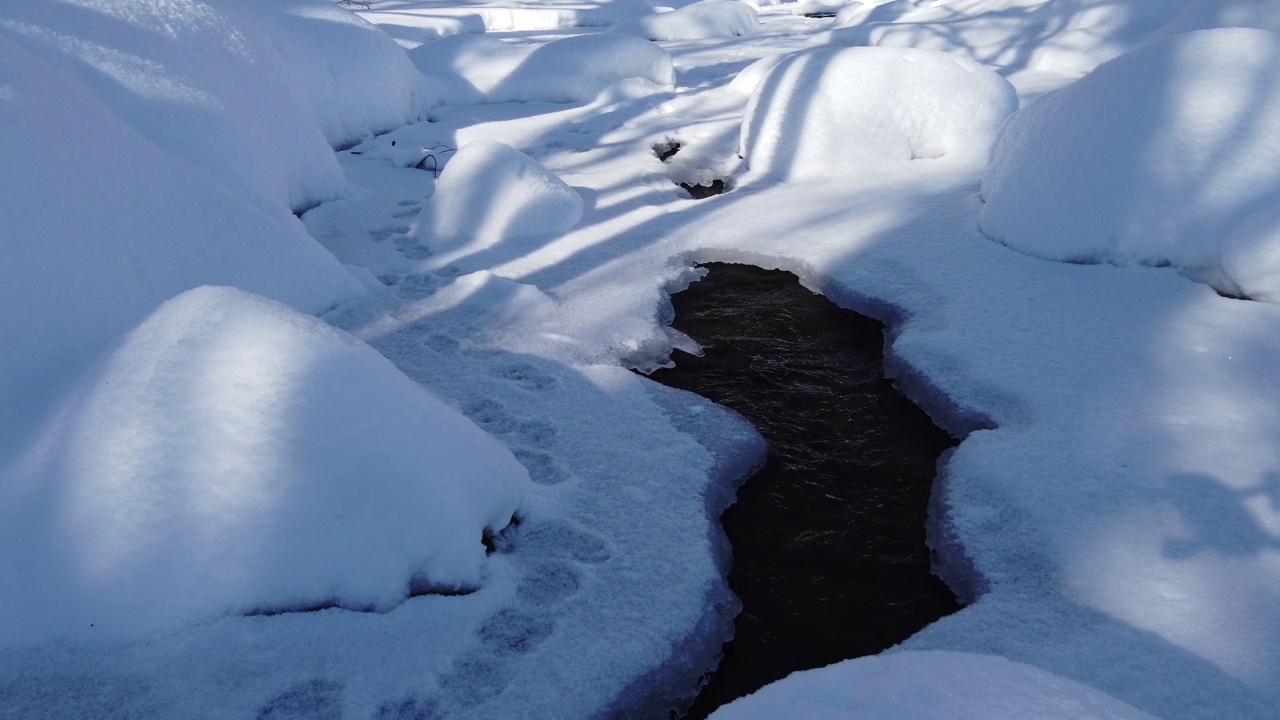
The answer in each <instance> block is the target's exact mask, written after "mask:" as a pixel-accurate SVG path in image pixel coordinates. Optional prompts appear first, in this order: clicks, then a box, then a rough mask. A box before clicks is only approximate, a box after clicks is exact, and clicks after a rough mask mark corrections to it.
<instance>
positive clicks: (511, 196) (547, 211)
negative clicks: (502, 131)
mask: <svg viewBox="0 0 1280 720" xmlns="http://www.w3.org/2000/svg"><path fill="white" fill-rule="evenodd" d="M430 203H431V205H430V213H431V218H432V226H431V227H432V231H433V232H432V234H431V236H430V237H429V238H425V240H426V243H427V245H428V246H429V247H430V248H431V249H433V250H435V251H437V252H446V251H448V252H452V253H471V252H476V251H479V250H483V249H485V248H488V247H491V246H493V245H495V244H498V243H501V242H504V241H508V240H519V239H523V238H534V237H546V238H550V237H553V236H556V235H560V234H562V233H564V232H566V231H568V230H569V229H571V228H572V227H573V226H574V225H577V224H578V221H579V220H581V219H582V197H581V196H580V195H578V193H577V191H575V190H574V189H573V188H571V187H569V186H568V185H566V184H565V183H564V181H563V180H561V179H560V178H558V177H556V175H555V174H554V173H552V172H551V171H549V170H547V169H546V168H545V167H543V166H542V165H540V164H539V163H538V161H537V160H534V159H533V158H531V157H529V156H528V155H525V154H524V153H522V152H520V151H519V150H516V149H515V148H513V147H511V146H510V145H506V144H504V143H501V142H498V141H497V140H474V141H472V142H470V143H467V144H466V145H463V146H462V149H461V150H459V151H458V152H457V153H456V154H454V156H453V158H452V159H450V160H449V162H448V164H447V165H445V168H444V171H443V172H441V173H440V180H439V182H438V183H437V184H436V191H435V194H434V195H432V196H431V200H430Z"/></svg>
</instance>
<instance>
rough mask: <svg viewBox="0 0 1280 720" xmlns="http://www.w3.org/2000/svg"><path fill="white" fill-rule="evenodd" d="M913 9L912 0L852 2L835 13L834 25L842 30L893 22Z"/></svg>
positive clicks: (856, 0) (914, 6) (914, 5)
mask: <svg viewBox="0 0 1280 720" xmlns="http://www.w3.org/2000/svg"><path fill="white" fill-rule="evenodd" d="M915 9H916V3H915V2H914V1H913V0H866V1H865V2H858V0H854V2H851V3H849V4H848V5H845V6H844V7H842V8H840V10H839V11H838V12H836V17H835V21H834V25H835V26H836V27H841V28H844V27H856V26H858V25H870V24H871V23H884V22H893V21H894V20H897V19H898V18H900V17H902V16H903V15H905V14H907V13H908V12H910V11H912V10H915Z"/></svg>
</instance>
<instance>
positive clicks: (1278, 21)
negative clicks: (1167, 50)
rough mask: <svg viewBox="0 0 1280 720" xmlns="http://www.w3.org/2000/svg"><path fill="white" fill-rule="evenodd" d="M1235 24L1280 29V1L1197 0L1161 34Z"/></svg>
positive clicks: (1170, 22)
mask: <svg viewBox="0 0 1280 720" xmlns="http://www.w3.org/2000/svg"><path fill="white" fill-rule="evenodd" d="M1233 27H1244V28H1259V29H1261V30H1270V31H1272V32H1280V5H1276V4H1275V3H1273V2H1268V1H1267V0H1194V2H1191V3H1189V4H1188V5H1187V6H1186V8H1185V9H1183V11H1182V12H1180V13H1178V14H1177V16H1175V17H1174V18H1173V19H1172V20H1170V21H1169V23H1168V24H1167V25H1165V26H1164V27H1163V28H1161V29H1160V32H1159V33H1157V34H1158V35H1176V34H1178V33H1185V32H1191V31H1193V30H1209V29H1212V28H1233Z"/></svg>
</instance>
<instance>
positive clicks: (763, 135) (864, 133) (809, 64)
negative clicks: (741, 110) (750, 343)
mask: <svg viewBox="0 0 1280 720" xmlns="http://www.w3.org/2000/svg"><path fill="white" fill-rule="evenodd" d="M1017 107H1018V98H1017V94H1016V93H1015V91H1014V89H1013V86H1012V85H1010V84H1009V83H1008V81H1006V80H1004V79H1003V78H1001V77H1000V76H999V75H996V74H995V73H993V72H991V71H990V70H987V69H986V68H984V67H982V66H980V65H977V64H976V63H973V62H970V61H968V60H965V59H963V58H957V57H953V56H950V55H946V54H944V53H939V52H932V51H927V50H912V49H884V48H841V49H834V50H833V49H825V48H824V49H820V50H813V51H809V52H804V53H796V54H794V55H790V56H788V57H786V58H785V59H783V60H782V61H780V62H778V63H777V64H776V65H775V66H773V67H772V68H771V69H770V70H769V71H768V74H767V75H766V76H765V78H764V80H763V81H761V82H760V83H759V85H758V87H756V89H755V92H754V94H753V95H752V97H751V101H750V103H749V104H748V105H747V109H746V115H745V118H744V120H743V123H742V134H741V151H740V154H741V155H742V156H743V157H744V158H745V159H746V164H747V167H748V168H749V169H750V172H751V174H752V175H756V176H765V177H770V178H773V179H778V180H797V179H805V178H816V177H826V176H834V175H852V174H858V173H865V172H868V171H871V170H873V169H879V168H883V167H886V166H892V165H905V164H907V163H910V162H912V161H917V160H919V161H928V162H936V163H942V164H946V165H948V166H954V167H959V168H971V169H981V168H982V167H984V166H985V165H986V162H987V157H988V154H989V153H990V148H991V145H992V143H993V142H994V141H995V137H996V133H997V131H998V130H999V128H1000V125H1001V123H1002V122H1003V121H1004V120H1005V118H1007V117H1008V116H1009V115H1010V114H1011V113H1013V111H1014V110H1016V109H1017Z"/></svg>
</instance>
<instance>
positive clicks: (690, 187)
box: [680, 180, 725, 200]
mask: <svg viewBox="0 0 1280 720" xmlns="http://www.w3.org/2000/svg"><path fill="white" fill-rule="evenodd" d="M680 187H682V188H684V189H685V191H686V192H688V193H689V194H690V195H692V196H693V199H694V200H705V199H707V198H709V197H713V196H716V195H719V194H720V193H723V192H724V190H725V187H724V180H712V181H711V184H709V185H694V184H693V183H680Z"/></svg>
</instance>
